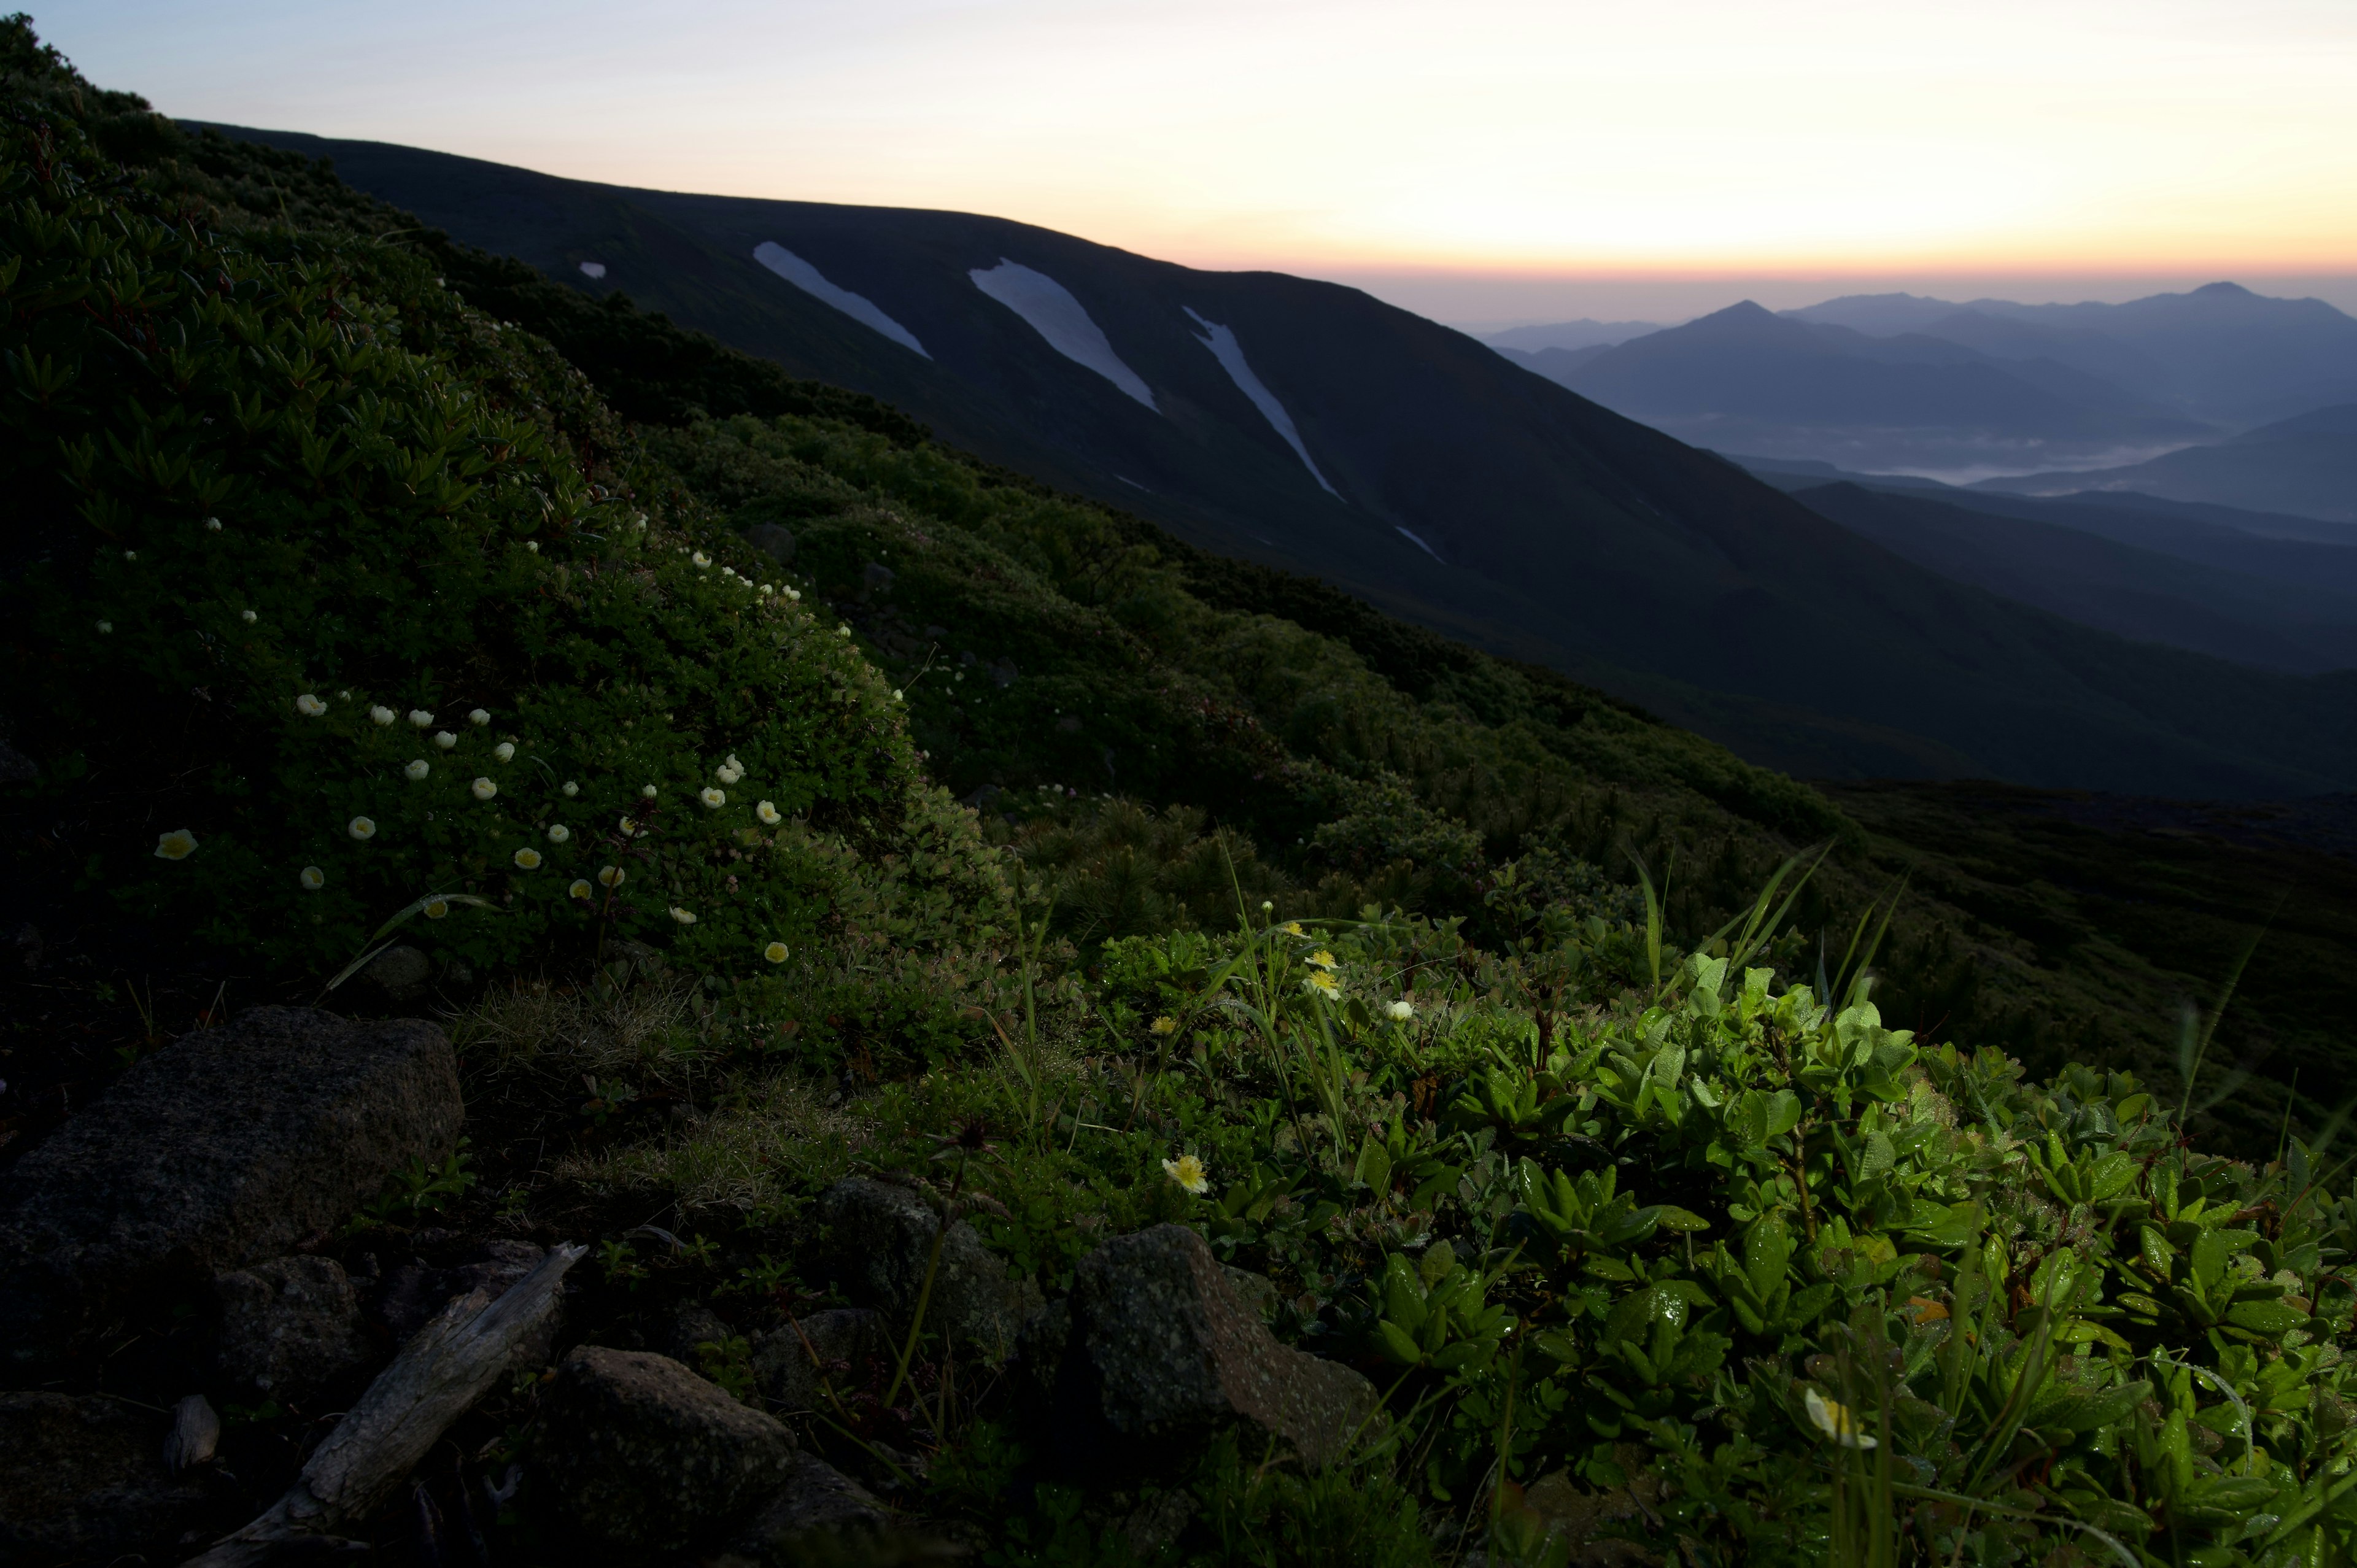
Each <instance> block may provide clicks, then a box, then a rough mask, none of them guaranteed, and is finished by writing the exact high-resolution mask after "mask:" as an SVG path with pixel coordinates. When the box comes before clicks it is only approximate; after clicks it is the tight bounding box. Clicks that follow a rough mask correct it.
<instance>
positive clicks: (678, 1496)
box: [540, 1345, 794, 1561]
mask: <svg viewBox="0 0 2357 1568" xmlns="http://www.w3.org/2000/svg"><path fill="white" fill-rule="evenodd" d="M541 1433H542V1435H541V1441H540V1477H541V1480H542V1482H543V1483H544V1497H545V1498H546V1501H547V1503H548V1506H549V1509H550V1512H549V1522H550V1524H551V1525H552V1526H553V1527H554V1528H555V1529H556V1530H558V1531H559V1532H560V1533H562V1534H565V1535H567V1536H570V1537H573V1538H575V1539H576V1540H577V1541H579V1542H580V1543H582V1544H583V1545H585V1546H587V1547H589V1548H590V1549H592V1550H593V1551H597V1552H602V1553H604V1554H606V1555H608V1556H611V1557H613V1558H616V1559H619V1560H631V1561H638V1560H643V1559H645V1558H648V1557H652V1556H657V1555H661V1554H665V1553H670V1552H684V1551H687V1550H690V1549H692V1548H696V1547H703V1546H709V1545H711V1544H713V1543H715V1542H716V1541H720V1540H721V1539H723V1538H724V1537H725V1536H726V1534H727V1532H728V1530H729V1529H730V1527H731V1526H733V1525H736V1524H737V1523H738V1522H740V1521H741V1520H743V1519H744V1518H745V1516H747V1515H748V1514H749V1513H750V1512H752V1510H753V1509H755V1508H757V1507H758V1506H759V1505H760V1504H761V1503H762V1502H763V1501H764V1500H765V1499H767V1498H771V1497H773V1496H775V1495H776V1494H777V1492H778V1491H779V1490H780V1488H781V1487H783V1486H784V1485H785V1483H786V1481H787V1478H788V1477H789V1476H790V1475H791V1469H792V1461H793V1456H794V1439H793V1434H791V1433H790V1432H788V1431H787V1430H786V1429H785V1427H783V1426H782V1425H780V1423H778V1422H777V1421H776V1420H775V1419H773V1418H772V1417H770V1416H767V1415H764V1414H762V1413H761V1412H759V1411H755V1410H748V1409H746V1408H745V1407H744V1406H743V1405H741V1404H738V1403H737V1402H736V1401H735V1400H733V1399H730V1398H729V1397H728V1396H727V1395H726V1393H724V1392H722V1391H720V1390H719V1389H718V1388H716V1387H715V1386H714V1385H713V1384H711V1383H709V1382H707V1381H705V1380H704V1379H703V1378H700V1377H698V1376H697V1375H696V1374H695V1373H694V1372H691V1371H689V1370H688V1369H686V1368H685V1367H683V1366H681V1365H680V1364H679V1363H678V1362H677V1361H674V1360H673V1359H671V1358H670V1357H668V1356H658V1355H655V1354H654V1353H653V1352H651V1351H647V1350H609V1349H607V1348H603V1347H601V1346H596V1345H587V1346H583V1347H582V1348H579V1349H577V1350H575V1351H574V1352H573V1353H572V1354H570V1355H569V1356H567V1357H566V1358H565V1361H564V1363H563V1365H561V1366H560V1367H559V1368H558V1369H557V1373H556V1377H555V1379H554V1381H553V1382H552V1383H551V1384H550V1385H549V1389H548V1392H547V1393H546V1394H545V1395H544V1397H543V1401H542V1405H541Z"/></svg>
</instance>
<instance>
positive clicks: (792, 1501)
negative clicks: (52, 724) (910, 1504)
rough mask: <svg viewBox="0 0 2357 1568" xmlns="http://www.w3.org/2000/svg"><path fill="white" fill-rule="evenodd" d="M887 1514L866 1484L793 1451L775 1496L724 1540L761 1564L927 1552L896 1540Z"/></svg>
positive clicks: (867, 1562) (874, 1561)
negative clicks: (916, 1549)
mask: <svg viewBox="0 0 2357 1568" xmlns="http://www.w3.org/2000/svg"><path fill="white" fill-rule="evenodd" d="M898 1537H899V1531H897V1530H894V1529H893V1526H892V1521H891V1516H890V1515H889V1514H888V1513H887V1512H885V1509H884V1505H883V1504H882V1503H879V1502H877V1500H876V1498H875V1497H874V1496H873V1495H872V1494H870V1493H869V1492H868V1490H867V1488H866V1487H862V1486H861V1485H860V1484H859V1483H858V1482H856V1481H855V1480H853V1479H852V1478H851V1477H848V1476H846V1475H845V1474H844V1473H843V1472H842V1471H840V1470H838V1469H836V1468H835V1467H834V1466H832V1465H829V1464H828V1463H827V1462H826V1461H825V1460H823V1459H821V1458H820V1457H818V1455H814V1454H797V1455H794V1457H793V1460H792V1462H791V1468H790V1469H789V1471H788V1474H787V1477H786V1482H785V1485H784V1486H783V1487H780V1489H779V1492H778V1494H777V1496H775V1497H773V1498H770V1501H769V1502H768V1503H767V1504H766V1505H764V1506H763V1508H762V1509H761V1511H760V1512H759V1513H758V1514H756V1515H754V1517H753V1522H752V1523H750V1524H748V1525H747V1526H746V1527H745V1528H744V1529H743V1530H740V1531H739V1532H738V1533H737V1538H736V1540H734V1541H731V1542H729V1545H728V1552H729V1556H730V1558H732V1559H736V1560H739V1561H743V1562H749V1563H760V1564H761V1565H762V1568H804V1565H806V1564H809V1563H846V1564H847V1563H858V1564H860V1565H861V1568H871V1565H874V1568H881V1565H882V1564H886V1563H921V1562H925V1561H928V1560H929V1556H930V1554H928V1553H923V1552H917V1551H912V1550H910V1548H911V1547H912V1546H915V1545H916V1544H917V1543H916V1542H914V1541H905V1540H901V1539H898Z"/></svg>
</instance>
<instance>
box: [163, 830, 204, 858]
mask: <svg viewBox="0 0 2357 1568" xmlns="http://www.w3.org/2000/svg"><path fill="white" fill-rule="evenodd" d="M196 853H197V835H196V834H194V833H192V832H189V831H188V829H186V828H174V829H173V830H172V831H171V832H168V833H158V834H156V859H157V860H186V859H188V856H190V855H192V854H196Z"/></svg>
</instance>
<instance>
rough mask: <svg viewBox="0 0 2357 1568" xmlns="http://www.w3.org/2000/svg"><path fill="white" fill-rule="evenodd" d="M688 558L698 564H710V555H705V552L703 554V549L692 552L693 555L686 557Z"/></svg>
mask: <svg viewBox="0 0 2357 1568" xmlns="http://www.w3.org/2000/svg"><path fill="white" fill-rule="evenodd" d="M688 559H689V560H691V561H693V562H694V563H695V564H697V565H698V566H709V565H711V564H712V557H711V556H709V555H706V554H705V553H704V552H703V551H701V550H699V551H697V552H696V553H694V554H693V555H691V556H689V557H688Z"/></svg>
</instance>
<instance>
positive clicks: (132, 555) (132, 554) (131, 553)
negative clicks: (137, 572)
mask: <svg viewBox="0 0 2357 1568" xmlns="http://www.w3.org/2000/svg"><path fill="white" fill-rule="evenodd" d="M123 558H124V560H125V561H136V560H138V559H139V552H137V551H136V550H126V551H124V553H123Z"/></svg>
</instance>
